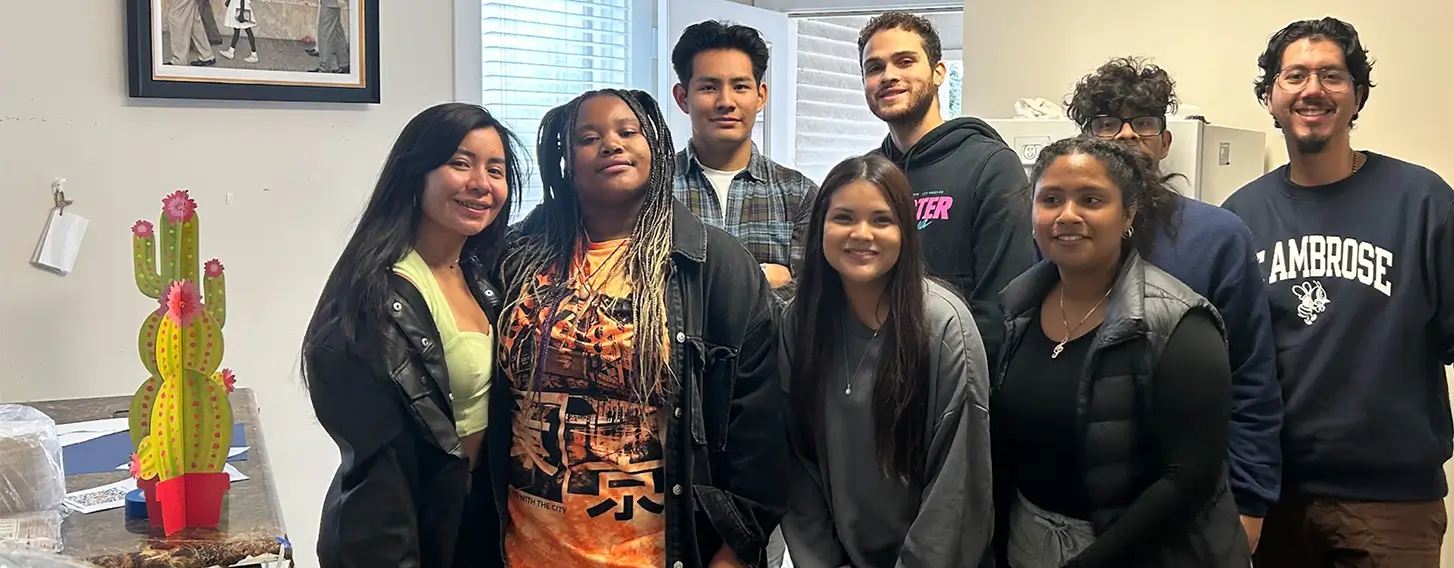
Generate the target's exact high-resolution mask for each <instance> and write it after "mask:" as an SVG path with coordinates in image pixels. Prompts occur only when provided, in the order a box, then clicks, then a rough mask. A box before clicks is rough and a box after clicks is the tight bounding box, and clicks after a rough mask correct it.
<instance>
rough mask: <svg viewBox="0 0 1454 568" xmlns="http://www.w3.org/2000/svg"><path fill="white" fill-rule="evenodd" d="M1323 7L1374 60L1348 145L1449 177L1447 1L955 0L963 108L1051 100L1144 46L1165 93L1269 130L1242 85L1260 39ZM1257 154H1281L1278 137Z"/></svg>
mask: <svg viewBox="0 0 1454 568" xmlns="http://www.w3.org/2000/svg"><path fill="white" fill-rule="evenodd" d="M1325 15H1331V16H1334V17H1338V18H1342V19H1345V20H1347V21H1349V22H1352V23H1353V24H1354V25H1355V26H1357V27H1358V31H1359V33H1360V35H1361V36H1362V38H1363V40H1364V43H1365V45H1366V46H1367V47H1368V48H1369V49H1370V50H1371V51H1372V54H1373V56H1374V57H1375V58H1376V59H1377V63H1376V65H1375V66H1374V68H1373V81H1374V83H1375V84H1376V85H1378V86H1377V87H1375V88H1374V89H1373V94H1372V96H1371V97H1370V98H1369V103H1368V106H1367V107H1366V109H1365V110H1364V112H1363V114H1362V116H1361V117H1360V118H1359V121H1358V127H1357V129H1356V130H1355V131H1354V135H1353V143H1354V145H1355V146H1357V147H1360V148H1369V149H1372V150H1377V151H1379V152H1383V153H1387V154H1390V155H1393V156H1396V157H1400V158H1403V159H1407V160H1410V161H1413V162H1417V163H1420V164H1423V165H1426V166H1428V167H1430V168H1433V169H1434V170H1435V171H1437V172H1439V173H1441V174H1442V175H1443V176H1444V177H1445V178H1449V179H1454V154H1451V153H1450V152H1449V151H1448V150H1447V147H1448V143H1447V140H1446V139H1445V136H1446V133H1448V132H1451V131H1454V114H1451V113H1449V112H1447V111H1445V110H1443V109H1442V107H1443V106H1444V105H1442V104H1440V103H1437V102H1436V101H1442V100H1447V98H1448V93H1449V92H1450V90H1451V89H1454V75H1450V74H1448V73H1444V72H1441V71H1439V69H1442V68H1443V67H1444V62H1445V58H1444V57H1443V56H1442V55H1441V51H1440V50H1439V49H1437V46H1438V45H1439V42H1438V40H1437V39H1436V38H1441V37H1444V36H1447V35H1448V22H1449V21H1451V20H1454V3H1450V2H1447V1H1446V0H1400V1H1399V2H1395V3H1388V4H1383V5H1380V4H1378V3H1375V2H1367V1H1364V0H1282V1H1278V2H1267V1H1264V0H1218V1H1216V2H1166V1H1164V0H1115V1H1111V0H1101V1H1096V2H1085V1H1081V0H1022V1H1018V2H970V3H967V4H966V6H965V26H964V30H965V33H964V37H965V39H964V67H965V73H964V77H965V80H964V101H963V105H964V110H965V112H966V113H968V114H973V115H978V116H984V117H1008V116H1012V115H1013V112H1014V109H1013V107H1012V105H1013V104H1014V101H1015V99H1017V98H1021V97H1044V98H1047V99H1052V100H1055V101H1057V102H1059V101H1061V100H1063V98H1064V97H1065V95H1066V94H1067V93H1068V92H1069V91H1070V89H1071V87H1073V86H1074V84H1075V81H1076V80H1077V79H1079V78H1080V77H1081V76H1082V75H1084V74H1085V73H1088V72H1090V71H1091V70H1093V69H1094V68H1095V67H1096V66H1097V65H1098V64H1100V63H1102V62H1104V61H1105V60H1106V59H1108V58H1110V57H1113V56H1118V55H1142V56H1151V57H1154V58H1155V61H1156V62H1157V63H1158V64H1160V65H1162V66H1163V67H1165V68H1166V69H1167V70H1168V71H1170V72H1171V74H1172V77H1173V78H1175V79H1176V81H1177V94H1178V95H1180V97H1181V98H1182V100H1183V101H1185V102H1188V103H1192V104H1196V105H1198V106H1200V107H1201V108H1202V109H1203V110H1205V111H1206V113H1207V116H1208V117H1209V118H1210V119H1211V120H1212V121H1213V122H1216V123H1220V124H1227V125H1231V126H1238V127H1244V128H1262V129H1267V130H1269V131H1272V132H1273V134H1276V132H1275V131H1273V130H1272V121H1271V119H1270V118H1268V116H1267V112H1266V110H1265V109H1263V108H1262V107H1261V106H1260V105H1259V104H1258V103H1257V100H1256V98H1254V96H1253V94H1252V82H1253V80H1254V79H1256V77H1257V66H1256V65H1257V56H1258V54H1259V53H1261V52H1262V50H1263V49H1264V48H1265V47H1266V44H1267V38H1268V36H1269V35H1271V34H1272V33H1273V32H1275V31H1277V30H1278V29H1279V28H1281V27H1282V26H1284V25H1286V24H1288V23H1289V22H1292V21H1294V20H1298V19H1304V18H1317V17H1322V16H1325ZM1269 150H1270V155H1269V160H1270V162H1271V163H1272V164H1281V163H1283V162H1285V161H1286V157H1287V153H1286V150H1285V149H1284V148H1283V147H1282V144H1281V138H1280V136H1274V137H1270V148H1269Z"/></svg>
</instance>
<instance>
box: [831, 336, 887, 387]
mask: <svg viewBox="0 0 1454 568" xmlns="http://www.w3.org/2000/svg"><path fill="white" fill-rule="evenodd" d="M845 327H848V326H846V325H845V326H842V327H839V328H838V335H839V337H841V338H842V340H843V370H844V371H847V370H848V332H846V331H844V330H843V328H845ZM880 331H883V326H879V327H878V329H875V330H873V335H872V336H870V337H869V338H868V343H865V344H864V346H863V355H860V356H859V357H858V366H857V367H854V368H853V372H852V373H850V374H849V375H848V376H847V377H844V380H843V394H844V395H845V396H847V395H852V394H853V377H854V376H856V375H858V372H859V371H860V370H862V369H863V360H864V359H867V358H868V346H869V345H871V344H873V340H875V339H878V333H879V332H880Z"/></svg>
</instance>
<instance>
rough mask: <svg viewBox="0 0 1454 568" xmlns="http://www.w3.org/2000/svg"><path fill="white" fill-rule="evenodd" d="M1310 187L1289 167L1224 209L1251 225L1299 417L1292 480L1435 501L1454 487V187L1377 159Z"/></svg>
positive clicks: (1287, 474) (1326, 493)
mask: <svg viewBox="0 0 1454 568" xmlns="http://www.w3.org/2000/svg"><path fill="white" fill-rule="evenodd" d="M1365 153H1366V154H1367V156H1368V160H1367V161H1366V163H1365V164H1364V165H1363V167H1362V168H1361V169H1360V170H1359V171H1358V172H1357V173H1355V174H1353V175H1352V176H1350V177H1348V178H1346V179H1344V180H1342V181H1339V182H1336V183H1332V184H1328V185H1325V186H1319V187H1300V186H1297V185H1294V184H1293V183H1292V182H1291V181H1289V179H1288V169H1287V167H1286V166H1283V167H1282V168H1279V169H1277V170H1274V171H1272V172H1269V173H1268V174H1266V175H1264V176H1262V177H1261V178H1259V179H1257V180H1256V181H1253V182H1252V183H1250V184H1248V185H1247V186H1246V187H1243V188H1242V189H1240V190H1238V191H1237V193H1235V194H1233V195H1232V197H1230V198H1228V199H1227V201H1226V203H1224V204H1223V207H1225V208H1226V209H1227V210H1229V211H1232V212H1233V213H1236V214H1237V215H1238V216H1239V217H1241V218H1242V220H1243V221H1244V222H1246V224H1247V226H1248V227H1249V228H1250V229H1251V230H1252V235H1253V242H1254V243H1255V246H1256V248H1257V260H1258V263H1259V265H1260V266H1261V272H1262V275H1263V277H1264V278H1266V282H1267V286H1268V288H1267V290H1268V299H1269V301H1270V302H1271V307H1272V325H1273V333H1274V336H1275V338H1276V345H1277V369H1278V375H1279V377H1280V379H1281V381H1282V392H1283V399H1284V401H1285V404H1286V416H1285V422H1284V427H1283V441H1282V448H1283V458H1284V475H1283V481H1284V483H1285V484H1286V485H1287V486H1288V487H1289V488H1292V489H1297V490H1299V491H1301V492H1305V493H1308V494H1311V495H1315V496H1322V497H1331V498H1337V499H1356V500H1370V501H1416V500H1435V499H1440V498H1442V497H1444V495H1445V494H1446V492H1447V487H1446V484H1445V479H1444V469H1443V464H1444V462H1445V461H1446V460H1448V459H1449V456H1450V449H1451V448H1450V446H1451V441H1450V440H1451V435H1454V432H1451V425H1450V412H1449V392H1448V390H1449V389H1448V380H1447V379H1446V377H1445V374H1444V368H1443V366H1442V365H1446V364H1450V363H1451V362H1454V226H1451V223H1454V221H1451V219H1450V216H1451V212H1454V190H1451V189H1450V187H1449V184H1447V183H1445V182H1444V180H1442V179H1440V178H1439V176H1438V175H1437V174H1435V173H1434V172H1431V171H1429V170H1428V169H1426V168H1423V167H1420V166H1416V165H1413V164H1410V163H1407V162H1403V161H1400V160H1397V159H1394V158H1390V157H1387V156H1381V155H1379V154H1375V153H1372V152H1365Z"/></svg>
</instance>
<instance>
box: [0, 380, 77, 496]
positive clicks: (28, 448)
mask: <svg viewBox="0 0 1454 568" xmlns="http://www.w3.org/2000/svg"><path fill="white" fill-rule="evenodd" d="M65 494H66V485H65V470H64V469H63V468H62V467H61V443H60V439H59V438H58V437H57V436H56V424H55V421H54V420H52V419H51V418H50V417H49V416H46V415H45V414H44V413H42V412H41V411H39V410H36V409H34V408H30V407H28V406H19V405H13V404H4V405H0V517H4V516H9V515H19V514H21V513H34V512H40V511H48V510H53V509H59V508H60V506H61V500H62V499H64V498H65Z"/></svg>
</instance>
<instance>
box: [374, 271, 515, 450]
mask: <svg viewBox="0 0 1454 568" xmlns="http://www.w3.org/2000/svg"><path fill="white" fill-rule="evenodd" d="M394 272H397V273H399V274H400V275H402V276H403V277H405V278H408V279H409V281H410V282H412V283H414V287H415V288H418V289H419V294H420V295H421V296H424V301H425V303H427V304H429V313H430V314H431V315H433V316H434V325H435V327H438V328H439V340H440V341H442V342H443V344H444V365H445V367H446V368H447V369H448V370H449V392H450V399H451V400H452V401H453V403H454V425H455V430H456V431H458V432H459V435H460V437H461V438H462V437H465V436H469V435H470V434H474V433H477V432H480V431H483V430H484V429H485V426H487V424H488V419H489V396H488V395H489V392H490V378H491V375H492V374H493V371H494V364H495V334H494V333H493V332H484V333H482V332H478V331H460V330H459V325H458V324H456V323H455V321H454V312H453V311H451V310H450V309H449V301H448V300H446V299H445V297H444V291H443V290H441V289H440V288H439V282H437V281H435V280H434V273H432V272H430V271H429V265H427V264H425V263H424V258H422V257H420V256H419V253H418V252H415V251H413V250H411V251H409V255H408V256H405V257H404V260H401V261H399V263H398V264H395V265H394Z"/></svg>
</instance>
